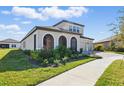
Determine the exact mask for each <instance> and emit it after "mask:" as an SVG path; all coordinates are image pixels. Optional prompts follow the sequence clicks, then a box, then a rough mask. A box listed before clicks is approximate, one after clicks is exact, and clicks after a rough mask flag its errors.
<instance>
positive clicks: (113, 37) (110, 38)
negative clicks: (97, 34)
mask: <svg viewBox="0 0 124 93" xmlns="http://www.w3.org/2000/svg"><path fill="white" fill-rule="evenodd" d="M113 39H115V36H111V37H108V38H105V39H102V40H99V41H97V42H95V43H102V42H106V41H111V40H113Z"/></svg>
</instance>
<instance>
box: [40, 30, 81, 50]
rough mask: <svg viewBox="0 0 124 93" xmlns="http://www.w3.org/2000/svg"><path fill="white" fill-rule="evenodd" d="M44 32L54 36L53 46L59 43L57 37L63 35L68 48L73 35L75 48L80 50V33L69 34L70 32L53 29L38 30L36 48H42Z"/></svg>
mask: <svg viewBox="0 0 124 93" xmlns="http://www.w3.org/2000/svg"><path fill="white" fill-rule="evenodd" d="M46 34H50V35H52V36H53V38H54V48H56V47H57V46H58V45H59V37H60V36H65V37H66V39H67V47H68V48H69V47H70V46H71V42H70V41H71V38H72V37H75V38H76V39H77V50H78V51H79V50H80V35H77V34H70V33H64V32H54V31H45V30H38V42H39V44H38V49H41V48H43V38H44V36H45V35H46Z"/></svg>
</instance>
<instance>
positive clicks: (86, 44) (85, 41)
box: [80, 38, 93, 51]
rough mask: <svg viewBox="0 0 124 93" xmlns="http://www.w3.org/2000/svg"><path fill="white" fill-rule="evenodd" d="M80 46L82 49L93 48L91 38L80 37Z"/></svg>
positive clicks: (88, 49)
mask: <svg viewBox="0 0 124 93" xmlns="http://www.w3.org/2000/svg"><path fill="white" fill-rule="evenodd" d="M80 47H81V48H83V51H90V50H93V40H90V39H85V38H80Z"/></svg>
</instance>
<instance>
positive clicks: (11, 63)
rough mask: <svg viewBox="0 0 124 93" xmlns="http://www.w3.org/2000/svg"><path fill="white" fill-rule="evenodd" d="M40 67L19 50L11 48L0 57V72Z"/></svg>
mask: <svg viewBox="0 0 124 93" xmlns="http://www.w3.org/2000/svg"><path fill="white" fill-rule="evenodd" d="M38 67H40V66H39V65H37V64H32V63H31V62H30V61H29V58H28V56H26V55H25V54H24V53H23V52H22V51H21V50H11V51H10V52H9V53H8V54H7V55H5V56H4V57H3V58H2V59H0V72H5V71H22V70H27V69H32V68H38Z"/></svg>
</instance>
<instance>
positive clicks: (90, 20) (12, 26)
mask: <svg viewBox="0 0 124 93" xmlns="http://www.w3.org/2000/svg"><path fill="white" fill-rule="evenodd" d="M122 8H123V7H121V6H120V7H114V6H111V7H109V6H104V7H103V6H101V7H100V6H92V7H91V6H90V7H67V6H66V7H65V6H64V7H62V6H61V7H41V6H37V7H34V6H33V7H26V6H24V7H10V6H9V7H2V6H1V7H0V40H2V39H6V38H13V39H17V40H21V39H22V38H23V37H24V36H25V35H26V34H27V33H28V32H29V31H30V30H31V29H32V28H33V27H34V26H36V25H39V26H51V25H54V24H55V23H57V22H59V21H61V20H63V19H66V20H69V21H74V22H78V23H81V24H83V25H85V28H84V36H87V37H91V38H94V39H95V41H98V40H100V39H104V38H106V37H109V36H111V35H112V32H110V31H109V29H110V27H109V26H107V24H110V23H112V22H115V20H116V18H117V17H118V16H119V14H118V13H117V12H118V10H120V9H122Z"/></svg>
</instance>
